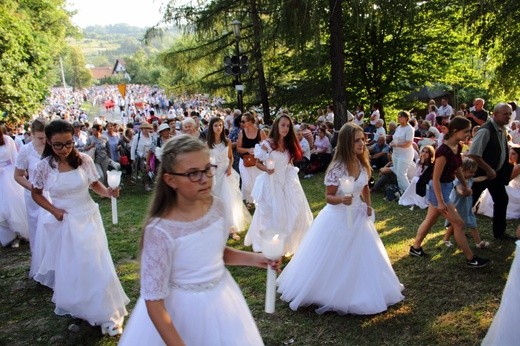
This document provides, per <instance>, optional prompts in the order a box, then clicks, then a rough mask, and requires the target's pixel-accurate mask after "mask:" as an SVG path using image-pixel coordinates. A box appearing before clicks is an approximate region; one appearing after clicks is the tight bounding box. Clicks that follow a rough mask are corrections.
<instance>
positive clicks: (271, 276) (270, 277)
mask: <svg viewBox="0 0 520 346" xmlns="http://www.w3.org/2000/svg"><path fill="white" fill-rule="evenodd" d="M262 252H263V254H264V256H265V258H267V259H270V260H277V259H278V258H280V257H281V256H282V255H283V252H284V241H283V238H282V237H280V235H279V234H274V235H273V233H271V232H266V233H265V234H262ZM275 300H276V271H275V270H274V269H272V268H271V267H268V268H267V281H266V290H265V312H267V313H269V314H272V313H274V310H275Z"/></svg>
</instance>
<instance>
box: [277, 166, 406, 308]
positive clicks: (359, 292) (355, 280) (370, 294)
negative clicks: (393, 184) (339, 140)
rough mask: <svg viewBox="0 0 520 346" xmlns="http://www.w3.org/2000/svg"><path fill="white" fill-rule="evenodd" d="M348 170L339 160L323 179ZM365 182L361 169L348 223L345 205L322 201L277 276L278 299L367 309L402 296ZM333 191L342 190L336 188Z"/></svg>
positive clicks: (335, 179)
mask: <svg viewBox="0 0 520 346" xmlns="http://www.w3.org/2000/svg"><path fill="white" fill-rule="evenodd" d="M346 176H347V172H346V170H345V168H344V165H343V164H341V163H337V164H335V166H334V167H333V168H332V169H331V170H330V171H329V172H328V173H327V175H326V176H325V185H327V186H330V185H333V186H339V185H340V179H341V178H342V177H346ZM367 183H368V175H367V172H366V171H365V170H364V169H363V170H362V171H361V173H360V175H359V177H358V178H357V180H356V181H355V182H354V192H353V195H354V199H353V202H352V205H351V206H349V207H350V208H352V209H353V210H352V213H351V215H352V216H353V221H352V228H351V229H349V228H348V226H347V225H348V222H347V221H348V220H347V218H348V215H349V214H348V212H347V208H348V207H347V206H346V205H344V204H338V205H332V204H327V205H326V206H325V207H324V208H323V209H322V210H321V211H320V213H319V215H318V216H317V217H316V219H315V220H314V222H313V224H312V226H311V227H310V229H309V231H308V232H307V234H306V235H305V238H304V240H303V242H302V244H301V245H300V248H299V249H298V252H296V254H295V255H294V257H293V258H292V259H291V261H290V262H289V264H287V266H286V267H285V268H284V270H283V271H282V273H281V274H280V276H279V278H278V284H279V287H278V292H279V293H281V294H282V296H281V299H282V300H284V301H286V302H289V307H290V308H291V309H293V310H296V309H298V308H299V307H302V306H308V305H316V306H317V309H316V312H317V313H319V314H321V313H324V312H327V311H335V312H337V313H339V314H357V315H369V314H376V313H380V312H382V311H385V310H386V309H387V307H388V306H390V305H393V304H396V303H398V302H400V301H401V300H403V299H404V296H403V295H402V294H401V291H402V290H403V289H404V287H403V285H402V284H401V283H400V282H399V279H398V278H397V276H396V275H395V272H394V270H393V268H392V265H391V263H390V260H389V258H388V255H387V253H386V250H385V247H384V245H383V242H382V241H381V239H380V238H379V235H378V233H377V231H376V229H375V227H374V212H373V211H372V216H371V217H368V216H367V205H366V204H365V203H364V202H363V201H362V200H361V198H360V194H361V191H362V190H363V187H364V186H365V185H366V184H367ZM337 194H338V195H340V194H344V192H343V191H341V188H339V189H338V192H337Z"/></svg>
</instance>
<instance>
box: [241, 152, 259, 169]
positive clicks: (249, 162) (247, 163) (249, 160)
mask: <svg viewBox="0 0 520 346" xmlns="http://www.w3.org/2000/svg"><path fill="white" fill-rule="evenodd" d="M242 160H243V161H244V167H253V166H256V159H255V156H254V155H252V154H244V155H243V156H242Z"/></svg>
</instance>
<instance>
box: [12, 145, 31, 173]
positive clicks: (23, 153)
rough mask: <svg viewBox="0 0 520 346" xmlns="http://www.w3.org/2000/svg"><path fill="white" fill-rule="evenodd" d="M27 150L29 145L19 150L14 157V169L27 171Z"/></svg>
mask: <svg viewBox="0 0 520 346" xmlns="http://www.w3.org/2000/svg"><path fill="white" fill-rule="evenodd" d="M29 149H30V148H29V144H27V145H24V146H22V147H21V148H20V151H19V152H18V156H17V157H16V165H15V166H16V168H18V169H21V170H24V171H25V170H27V169H29V155H30V154H29Z"/></svg>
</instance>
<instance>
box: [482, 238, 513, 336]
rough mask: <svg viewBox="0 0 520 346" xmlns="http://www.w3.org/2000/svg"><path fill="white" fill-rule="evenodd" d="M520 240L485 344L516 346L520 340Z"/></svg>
mask: <svg viewBox="0 0 520 346" xmlns="http://www.w3.org/2000/svg"><path fill="white" fill-rule="evenodd" d="M519 255H520V240H517V241H516V253H515V259H514V260H513V264H512V265H511V269H510V270H509V277H508V278H507V282H506V287H505V288H504V293H502V300H501V302H500V307H499V308H498V311H497V314H496V315H495V317H494V318H493V322H492V323H491V326H490V327H489V330H488V332H487V334H486V337H485V338H484V340H482V345H483V346H514V345H518V342H519V340H520V329H519V328H518V321H520V309H518V307H519V306H520V256H519Z"/></svg>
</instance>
